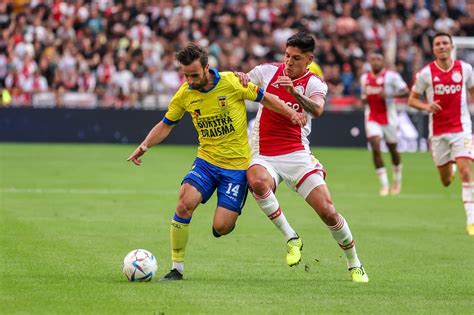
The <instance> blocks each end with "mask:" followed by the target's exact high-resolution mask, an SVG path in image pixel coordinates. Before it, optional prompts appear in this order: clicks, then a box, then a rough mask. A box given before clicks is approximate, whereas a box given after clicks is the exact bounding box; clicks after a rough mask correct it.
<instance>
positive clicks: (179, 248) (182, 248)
mask: <svg viewBox="0 0 474 315" xmlns="http://www.w3.org/2000/svg"><path fill="white" fill-rule="evenodd" d="M211 166H212V165H209V163H207V162H205V161H203V160H201V159H196V160H195V161H194V165H193V167H192V171H190V172H188V174H186V176H185V177H184V179H183V182H182V185H181V188H180V190H179V197H178V204H177V206H176V211H175V213H174V215H173V219H172V220H171V227H170V240H171V260H172V267H171V271H170V272H169V273H168V274H167V275H165V276H164V277H162V278H161V279H160V280H181V279H182V278H183V276H182V275H183V272H184V256H185V253H186V245H187V243H188V238H189V224H190V223H191V219H192V215H193V213H194V210H195V209H196V208H197V206H198V205H199V203H205V202H206V201H207V200H208V199H209V198H210V196H211V195H212V193H213V192H214V190H215V186H214V180H213V178H212V176H211V174H212V173H210V171H209V167H211Z"/></svg>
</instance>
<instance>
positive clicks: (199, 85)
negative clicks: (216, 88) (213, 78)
mask: <svg viewBox="0 0 474 315" xmlns="http://www.w3.org/2000/svg"><path fill="white" fill-rule="evenodd" d="M208 82H209V80H208V79H207V76H204V78H203V79H202V81H201V82H199V83H194V84H192V85H191V87H192V88H193V90H201V89H202V88H204V87H205V86H206V85H207V83H208Z"/></svg>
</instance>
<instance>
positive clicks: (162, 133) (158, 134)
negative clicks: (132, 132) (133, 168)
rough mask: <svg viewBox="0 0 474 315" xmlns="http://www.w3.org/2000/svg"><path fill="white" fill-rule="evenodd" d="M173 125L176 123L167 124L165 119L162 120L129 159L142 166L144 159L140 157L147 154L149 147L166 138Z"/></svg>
mask: <svg viewBox="0 0 474 315" xmlns="http://www.w3.org/2000/svg"><path fill="white" fill-rule="evenodd" d="M173 127H174V125H167V124H165V123H164V122H163V121H160V122H159V123H158V124H156V125H155V127H153V128H152V129H151V130H150V132H149V133H148V135H147V136H146V138H145V140H143V142H142V143H141V144H140V145H139V146H138V147H137V148H136V149H135V151H133V153H132V154H131V155H130V156H129V157H128V159H127V161H132V162H133V164H135V165H138V166H140V164H142V160H140V159H139V158H140V157H141V156H142V155H143V154H145V152H146V151H147V150H148V148H150V147H152V146H153V145H155V144H158V143H160V142H162V141H163V140H165V139H166V137H168V135H169V134H170V132H171V129H173Z"/></svg>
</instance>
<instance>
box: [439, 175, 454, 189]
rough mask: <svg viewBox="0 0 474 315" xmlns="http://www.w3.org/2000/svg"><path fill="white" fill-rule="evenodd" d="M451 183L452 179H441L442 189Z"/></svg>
mask: <svg viewBox="0 0 474 315" xmlns="http://www.w3.org/2000/svg"><path fill="white" fill-rule="evenodd" d="M451 182H452V177H449V178H447V177H441V183H442V184H443V186H444V187H448V186H449V185H451Z"/></svg>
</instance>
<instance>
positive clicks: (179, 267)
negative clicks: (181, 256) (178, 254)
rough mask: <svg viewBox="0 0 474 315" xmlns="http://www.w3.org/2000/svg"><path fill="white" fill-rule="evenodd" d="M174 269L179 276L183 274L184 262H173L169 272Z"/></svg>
mask: <svg viewBox="0 0 474 315" xmlns="http://www.w3.org/2000/svg"><path fill="white" fill-rule="evenodd" d="M173 269H176V270H178V271H179V273H180V274H183V273H184V262H182V261H181V262H178V261H173V265H172V266H171V270H173Z"/></svg>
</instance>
